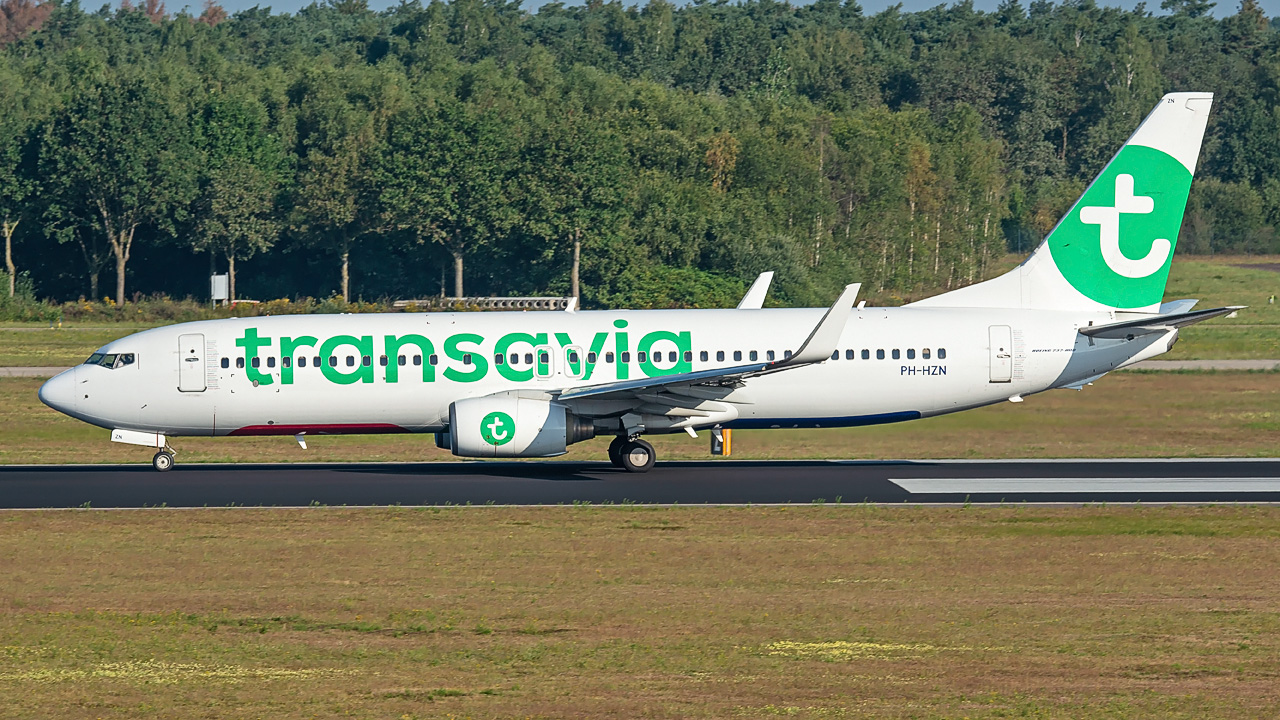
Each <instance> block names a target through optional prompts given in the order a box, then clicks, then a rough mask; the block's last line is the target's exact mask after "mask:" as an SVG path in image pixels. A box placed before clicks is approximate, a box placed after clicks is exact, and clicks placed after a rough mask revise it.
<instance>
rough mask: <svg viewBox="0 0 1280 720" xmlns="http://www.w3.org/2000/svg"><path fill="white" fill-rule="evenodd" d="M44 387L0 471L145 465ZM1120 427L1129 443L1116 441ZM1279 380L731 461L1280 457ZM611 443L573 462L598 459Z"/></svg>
mask: <svg viewBox="0 0 1280 720" xmlns="http://www.w3.org/2000/svg"><path fill="white" fill-rule="evenodd" d="M40 382H41V381H40V380H34V379H23V378H13V379H0V463H3V464H16V463H67V462H80V463H101V462H148V461H150V459H151V452H150V451H148V450H147V449H146V448H140V447H134V446H130V445H120V444H117V443H112V442H110V441H109V435H108V433H107V431H106V430H103V429H101V428H96V427H93V426H91V425H86V424H85V423H82V422H80V421H78V420H73V419H71V418H69V417H67V416H65V415H61V414H59V413H57V412H55V411H53V410H51V409H49V408H47V407H45V406H44V405H41V404H40V401H39V400H38V399H37V398H36V390H37V388H39V386H40ZM1116 428H1121V429H1123V431H1122V432H1114V431H1113V430H1114V429H1116ZM1277 430H1280V375H1277V374H1275V373H1198V374H1192V373H1187V374H1183V373H1118V374H1115V375H1112V376H1110V377H1107V378H1104V379H1103V380H1102V381H1100V382H1099V383H1098V384H1097V385H1094V386H1093V387H1089V388H1086V389H1085V390H1083V391H1081V392H1075V391H1070V390H1056V391H1053V392H1048V393H1043V394H1041V395H1035V396H1032V397H1030V398H1027V400H1026V402H1023V403H1019V404H1013V403H1003V404H1000V405H996V406H993V407H989V408H981V409H978V410H971V411H968V412H963V413H958V414H955V415H948V416H944V417H939V418H931V419H928V420H918V421H913V422H908V423H901V424H897V425H883V426H878V427H867V428H850V429H829V430H754V431H739V432H737V433H735V434H734V444H733V446H734V457H735V458H739V459H742V458H746V459H752V458H775V459H782V458H1008V457H1012V458H1037V457H1162V456H1167V457H1186V456H1200V457H1212V456H1237V455H1243V456H1269V457H1270V456H1277V455H1280V433H1278V432H1276V431H1277ZM651 439H652V440H653V441H654V444H655V445H656V446H657V447H658V450H659V453H660V455H659V456H660V457H661V458H664V459H669V460H670V459H679V458H686V459H687V458H706V457H708V448H707V443H708V439H707V437H706V434H705V433H704V434H703V436H702V439H700V440H692V439H690V438H689V437H687V436H685V435H674V436H660V437H654V438H651ZM606 442H607V440H606V439H604V438H598V439H596V440H593V441H590V442H586V443H581V444H578V445H573V446H571V447H570V448H569V450H570V452H569V455H567V456H565V459H569V460H602V459H603V458H604V457H605V445H606ZM307 443H308V446H309V448H310V449H308V450H306V451H302V450H300V449H299V448H298V446H297V445H296V444H294V442H293V439H292V438H288V437H277V438H175V439H174V440H173V444H174V446H175V447H176V448H177V449H178V450H179V457H178V459H179V461H180V462H184V463H186V462H301V461H414V462H417V461H422V460H443V459H448V458H451V457H452V456H450V455H449V454H448V453H447V452H446V451H442V450H438V449H436V447H435V444H434V443H433V441H432V438H431V437H430V436H426V435H372V436H370V435H366V436H353V437H320V436H310V437H308V439H307Z"/></svg>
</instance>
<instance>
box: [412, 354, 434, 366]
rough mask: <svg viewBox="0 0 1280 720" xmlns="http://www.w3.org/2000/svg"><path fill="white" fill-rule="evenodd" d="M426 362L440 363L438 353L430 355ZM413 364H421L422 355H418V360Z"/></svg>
mask: <svg viewBox="0 0 1280 720" xmlns="http://www.w3.org/2000/svg"><path fill="white" fill-rule="evenodd" d="M428 362H430V363H431V364H432V365H439V364H440V356H439V355H432V356H431V357H430V358H428ZM414 364H415V365H421V364H422V356H418V362H416V363H414Z"/></svg>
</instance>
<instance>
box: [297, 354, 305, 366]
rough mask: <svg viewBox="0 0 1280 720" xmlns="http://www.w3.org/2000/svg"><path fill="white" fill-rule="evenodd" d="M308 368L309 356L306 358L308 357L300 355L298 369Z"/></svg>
mask: <svg viewBox="0 0 1280 720" xmlns="http://www.w3.org/2000/svg"><path fill="white" fill-rule="evenodd" d="M306 366H307V356H306V355H299V356H298V367H306Z"/></svg>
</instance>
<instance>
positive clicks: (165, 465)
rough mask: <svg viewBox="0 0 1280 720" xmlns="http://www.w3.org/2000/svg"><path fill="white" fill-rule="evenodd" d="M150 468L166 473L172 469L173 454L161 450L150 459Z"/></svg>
mask: <svg viewBox="0 0 1280 720" xmlns="http://www.w3.org/2000/svg"><path fill="white" fill-rule="evenodd" d="M151 466H152V467H154V468H155V469H156V470H159V471H160V472H168V471H170V470H172V469H173V453H169V452H165V451H164V450H161V451H160V452H158V453H156V456H155V457H153V458H151Z"/></svg>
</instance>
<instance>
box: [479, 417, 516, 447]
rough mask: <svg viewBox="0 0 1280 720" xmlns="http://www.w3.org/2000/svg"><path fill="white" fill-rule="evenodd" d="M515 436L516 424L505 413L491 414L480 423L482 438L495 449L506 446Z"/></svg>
mask: <svg viewBox="0 0 1280 720" xmlns="http://www.w3.org/2000/svg"><path fill="white" fill-rule="evenodd" d="M515 436H516V422H515V420H512V419H511V416H510V415H508V414H506V413H504V412H501V411H495V412H491V413H489V414H488V415H485V416H484V419H483V420H481V421H480V437H482V438H484V441H485V442H487V443H489V444H490V445H493V446H494V447H497V446H498V445H506V444H507V443H509V442H511V438H513V437H515Z"/></svg>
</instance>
